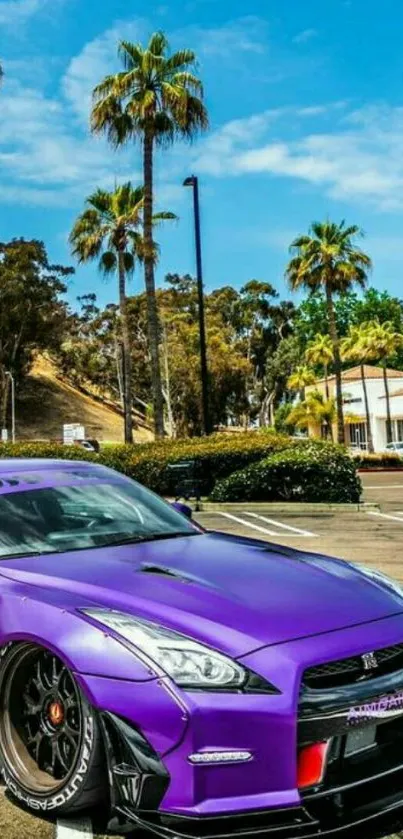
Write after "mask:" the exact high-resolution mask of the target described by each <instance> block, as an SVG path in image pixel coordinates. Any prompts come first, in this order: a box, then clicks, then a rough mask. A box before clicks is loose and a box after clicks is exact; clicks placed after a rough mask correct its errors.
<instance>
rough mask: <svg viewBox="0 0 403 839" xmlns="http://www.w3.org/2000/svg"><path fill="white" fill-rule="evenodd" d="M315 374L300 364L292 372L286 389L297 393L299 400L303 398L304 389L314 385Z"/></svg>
mask: <svg viewBox="0 0 403 839" xmlns="http://www.w3.org/2000/svg"><path fill="white" fill-rule="evenodd" d="M315 381H316V379H315V373H314V372H313V370H311V369H310V368H309V367H307V366H306V364H301V365H300V366H299V367H296V368H295V370H294V372H293V373H291V375H290V376H289V377H288V379H287V387H288V389H289V390H295V391H298V392H299V395H300V399H301V400H302V399H303V398H304V394H305V388H306V387H309V385H313V384H314V383H315Z"/></svg>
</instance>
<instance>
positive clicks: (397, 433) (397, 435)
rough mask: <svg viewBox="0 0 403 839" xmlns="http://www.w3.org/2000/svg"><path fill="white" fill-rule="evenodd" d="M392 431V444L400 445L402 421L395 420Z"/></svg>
mask: <svg viewBox="0 0 403 839" xmlns="http://www.w3.org/2000/svg"><path fill="white" fill-rule="evenodd" d="M392 431H393V442H394V443H402V442H403V419H398V420H395V421H394V422H393V423H392Z"/></svg>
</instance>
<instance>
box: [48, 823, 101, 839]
mask: <svg viewBox="0 0 403 839" xmlns="http://www.w3.org/2000/svg"><path fill="white" fill-rule="evenodd" d="M56 839H92V822H91V819H74V820H72V819H60V820H59V821H58V822H57V826H56Z"/></svg>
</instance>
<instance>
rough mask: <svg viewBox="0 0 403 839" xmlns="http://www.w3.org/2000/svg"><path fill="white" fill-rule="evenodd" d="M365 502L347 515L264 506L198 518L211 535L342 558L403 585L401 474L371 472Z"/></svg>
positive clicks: (365, 479)
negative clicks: (229, 535)
mask: <svg viewBox="0 0 403 839" xmlns="http://www.w3.org/2000/svg"><path fill="white" fill-rule="evenodd" d="M361 478H362V483H363V488H364V492H363V497H362V500H363V501H366V502H370V507H369V509H366V508H365V505H364V506H363V508H362V510H360V511H358V510H357V509H356V508H354V509H352V510H351V511H350V510H348V511H346V510H345V508H343V509H342V510H337V509H336V508H332V509H330V510H328V511H323V512H311V511H310V510H309V505H306V508H305V509H304V508H302V509H301V507H300V506H299V507H298V511H295V512H294V511H293V509H292V505H290V506H289V509H288V510H287V512H281V513H276V512H273V511H272V509H271V508H270V504H268V505H267V507H265V508H262V505H258V506H255V507H254V506H253V504H251V505H250V507H248V508H247V509H245V506H244V505H242V506H240V508H239V509H237V507H236V505H234V507H233V509H232V510H231V512H228V511H227V510H225V511H223V512H219V511H214V512H201V513H196V514H195V518H196V520H197V521H198V522H200V524H201V525H203V527H206V528H207V529H209V530H223V531H225V532H227V533H234V534H235V533H237V534H240V535H242V536H250V537H253V538H257V539H265V540H267V541H269V542H277V543H279V544H282V545H289V546H293V545H294V546H295V547H296V548H300V549H302V550H306V551H315V552H317V553H325V554H329V555H330V556H339V557H341V558H342V559H347V560H352V561H353V562H360V563H362V564H366V565H368V566H373V567H375V568H379V569H380V570H381V571H383V572H385V573H387V574H390V575H392V576H393V577H395V578H397V579H399V580H402V581H403V472H402V473H376V472H372V473H368V474H365V475H362V476H361ZM375 505H378V509H376V507H375Z"/></svg>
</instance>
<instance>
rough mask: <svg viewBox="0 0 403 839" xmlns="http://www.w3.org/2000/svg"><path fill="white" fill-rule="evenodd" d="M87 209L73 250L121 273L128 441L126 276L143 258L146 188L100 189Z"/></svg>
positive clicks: (128, 432) (129, 432) (106, 270)
mask: <svg viewBox="0 0 403 839" xmlns="http://www.w3.org/2000/svg"><path fill="white" fill-rule="evenodd" d="M86 204H87V209H86V210H84V212H83V213H82V214H81V215H80V216H79V217H78V219H77V221H76V223H75V225H74V227H73V230H72V232H71V234H70V242H71V245H72V249H73V254H74V255H75V256H76V257H77V258H78V261H79V262H89V261H92V260H93V259H98V260H99V262H98V266H99V270H100V271H101V272H102V273H103V274H105V275H108V274H117V275H118V279H119V308H120V319H121V329H122V351H123V352H122V356H123V403H124V421H125V433H124V438H125V443H132V442H133V417H132V403H133V400H132V381H131V349H130V331H129V324H128V316H127V297H126V280H127V277H128V276H130V275H131V274H132V273H133V271H134V268H135V264H136V260H141V259H143V256H144V241H143V237H142V233H141V232H140V231H141V230H142V216H143V211H144V189H143V187H141V186H138V187H133V186H132V184H131V183H130V181H128V182H127V183H125V184H122V185H121V186H118V187H117V188H116V189H115V190H114V191H113V192H107V191H105V190H102V189H98V190H97V191H96V192H94V193H93V194H92V195H90V196H89V197H88V198H87V201H86ZM172 217H173V214H172V213H159V214H158V215H155V216H154V217H153V220H154V221H158V220H161V219H165V218H172ZM154 259H155V249H154Z"/></svg>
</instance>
